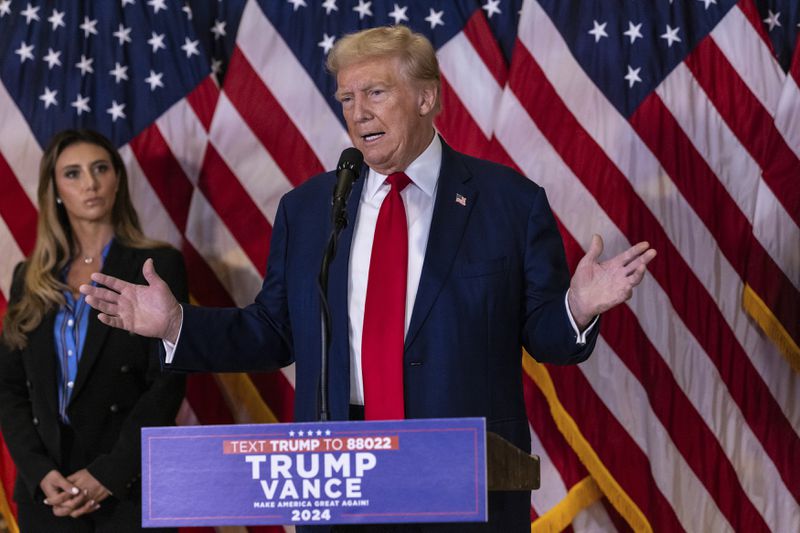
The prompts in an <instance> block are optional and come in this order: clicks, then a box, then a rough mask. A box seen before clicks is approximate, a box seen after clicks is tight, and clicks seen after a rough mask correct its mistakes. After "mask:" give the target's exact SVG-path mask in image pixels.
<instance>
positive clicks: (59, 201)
mask: <svg viewBox="0 0 800 533" xmlns="http://www.w3.org/2000/svg"><path fill="white" fill-rule="evenodd" d="M56 203H57V204H58V205H61V204H63V203H64V202H62V201H61V198H56Z"/></svg>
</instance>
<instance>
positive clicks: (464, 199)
mask: <svg viewBox="0 0 800 533" xmlns="http://www.w3.org/2000/svg"><path fill="white" fill-rule="evenodd" d="M456 203H457V204H458V205H463V206H464V207H467V197H466V196H464V195H463V194H458V193H456Z"/></svg>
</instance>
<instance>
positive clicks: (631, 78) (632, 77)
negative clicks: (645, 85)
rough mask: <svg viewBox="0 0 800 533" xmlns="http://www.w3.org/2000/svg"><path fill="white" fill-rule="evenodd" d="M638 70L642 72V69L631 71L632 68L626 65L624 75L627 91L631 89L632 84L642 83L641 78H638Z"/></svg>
mask: <svg viewBox="0 0 800 533" xmlns="http://www.w3.org/2000/svg"><path fill="white" fill-rule="evenodd" d="M640 70H642V67H639V68H637V69H633V68H631V66H630V65H628V73H627V74H626V75H625V79H626V80H627V81H628V88H629V89H630V88H631V87H633V84H634V83H636V82H639V83H641V82H642V78H640V77H639V71H640Z"/></svg>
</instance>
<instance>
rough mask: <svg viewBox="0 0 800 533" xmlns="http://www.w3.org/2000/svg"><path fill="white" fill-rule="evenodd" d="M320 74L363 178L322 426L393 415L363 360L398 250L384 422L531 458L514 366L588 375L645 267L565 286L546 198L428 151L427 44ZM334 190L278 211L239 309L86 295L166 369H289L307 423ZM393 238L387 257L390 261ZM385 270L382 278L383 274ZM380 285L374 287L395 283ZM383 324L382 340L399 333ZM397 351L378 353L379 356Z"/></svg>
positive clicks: (511, 521)
mask: <svg viewBox="0 0 800 533" xmlns="http://www.w3.org/2000/svg"><path fill="white" fill-rule="evenodd" d="M328 66H329V69H330V70H331V72H332V73H333V74H334V75H335V76H336V80H337V86H338V90H337V93H336V96H337V98H338V100H339V101H340V102H341V104H342V109H343V113H344V117H345V121H346V123H347V127H348V132H349V134H350V138H351V140H352V142H353V145H354V146H355V147H356V148H358V149H359V150H360V151H361V152H363V154H364V159H365V161H366V163H367V165H368V167H369V168H368V170H367V171H365V172H363V173H362V177H363V179H360V180H358V181H357V182H356V184H355V186H354V190H353V192H352V200H353V201H351V202H350V205H349V206H348V208H347V216H348V220H350V221H351V224H349V225H348V226H347V227H346V229H345V230H344V232H343V233H342V235H341V237H340V240H339V250H338V253H337V255H336V257H335V259H334V260H333V262H332V263H331V266H330V282H329V287H330V289H329V291H328V299H329V303H330V310H331V316H332V324H331V339H330V341H331V348H330V365H329V377H328V380H329V398H330V410H331V414H332V418H333V419H335V420H342V419H348V417H351V418H352V417H353V416H360V413H359V407H360V406H362V405H365V404H366V412H367V417H368V418H380V417H381V416H382V415H381V413H382V412H387V411H373V412H375V413H377V415H376V416H370V407H371V406H372V407H373V408H374V407H375V406H376V405H377V404H380V403H382V401H383V399H384V398H385V400H386V402H387V403H388V402H390V399H389V396H391V393H390V392H388V391H389V390H390V389H391V386H390V385H386V384H384V382H381V383H382V384H381V387H386V391H387V392H386V394H385V395H384V396H381V395H380V394H377V395H376V394H374V393H375V391H376V388H377V387H376V386H374V385H372V386H371V385H370V383H368V382H369V381H370V380H372V379H373V378H372V377H370V378H369V379H367V378H366V375H367V373H368V372H367V367H368V366H369V365H373V364H374V363H372V362H370V359H369V357H367V352H368V351H369V350H370V349H371V348H370V347H369V345H370V342H373V343H374V342H375V339H376V335H377V339H378V341H381V339H382V337H381V335H383V334H384V330H386V328H383V329H380V328H379V330H378V331H379V333H377V334H376V333H375V330H374V327H373V326H372V325H371V324H370V323H369V322H370V316H369V315H370V313H376V316H377V315H380V313H384V312H386V310H385V309H384V308H387V307H391V305H389V304H388V303H386V302H388V301H389V300H390V299H391V298H390V297H389V296H386V295H385V292H382V291H385V289H386V287H383V286H382V287H377V285H378V283H377V282H375V283H373V284H372V285H371V284H370V282H371V281H372V280H374V279H378V278H379V277H380V276H381V275H383V274H384V272H383V270H390V269H393V266H394V264H393V263H385V262H379V261H385V260H384V259H381V260H378V259H376V254H377V253H379V252H377V251H376V249H377V248H381V247H382V248H383V249H384V251H383V252H380V253H390V254H393V253H396V252H397V250H401V255H400V257H402V258H403V259H404V261H400V262H405V264H403V265H401V266H402V270H401V271H400V274H399V276H400V278H401V284H400V285H399V287H400V289H399V291H400V299H401V300H402V302H400V308H399V309H400V311H399V325H397V326H396V328H395V331H397V328H399V332H400V337H399V346H397V351H398V354H399V355H398V360H397V368H398V369H399V374H400V375H399V376H398V377H397V379H399V380H400V381H399V383H400V384H401V385H400V398H399V400H398V401H399V406H398V407H396V408H393V409H399V410H394V411H392V410H390V411H388V413H397V414H398V416H405V417H407V418H428V417H463V416H477V417H486V420H487V429H488V430H490V431H494V432H496V433H498V434H500V435H501V436H503V437H505V438H506V439H508V440H510V441H511V442H513V443H514V444H516V445H517V446H519V447H520V448H522V449H525V450H528V449H529V448H530V435H529V432H528V425H527V421H526V416H525V407H524V402H523V394H522V374H521V372H522V371H521V364H520V357H521V349H522V348H523V347H524V348H525V349H527V351H528V352H529V353H530V354H532V355H533V356H534V357H535V358H536V359H537V360H539V361H544V362H550V363H556V364H570V363H578V362H581V361H583V360H584V359H586V358H587V357H588V356H589V355H590V353H591V351H592V349H593V347H594V343H595V340H596V338H597V334H598V331H599V326H598V325H597V324H596V322H597V317H598V316H599V315H600V313H602V312H603V311H605V310H607V309H609V308H611V307H613V306H615V305H617V304H619V303H621V302H623V301H625V300H627V299H628V298H630V296H631V292H632V290H633V288H634V287H635V286H636V285H638V284H639V282H640V281H641V280H642V277H643V275H644V272H645V267H646V264H647V263H648V262H649V261H650V260H651V259H652V258H653V257H654V256H655V251H654V250H652V249H650V247H649V245H648V244H647V243H639V244H637V245H635V246H633V247H631V248H630V249H629V250H627V251H625V252H623V253H622V254H620V255H619V256H617V257H615V258H613V259H611V260H608V261H606V262H603V263H600V262H598V258H599V256H600V254H601V252H602V240H601V239H600V237H599V236H597V235H595V236H594V237H593V240H592V243H591V246H590V248H589V252H588V253H587V255H586V256H585V257H584V258H583V259H582V260H581V262H580V263H579V265H578V267H577V269H576V272H575V274H574V276H573V277H572V279H571V280H570V277H569V273H568V270H567V266H566V261H565V258H564V251H563V245H562V242H561V238H560V235H559V233H558V229H557V227H556V223H555V220H554V218H553V215H552V213H551V211H550V207H549V205H548V202H547V198H546V196H545V193H544V190H543V189H541V188H540V187H539V186H537V185H536V184H535V183H533V182H532V181H530V180H528V179H526V178H524V177H523V176H521V175H519V174H517V173H516V172H514V171H513V170H511V169H509V168H506V167H503V166H501V165H497V164H494V163H490V162H487V161H482V160H479V159H475V158H472V157H468V156H466V155H463V154H460V153H458V152H456V151H454V150H453V149H451V148H450V147H448V146H447V144H446V143H445V142H444V140H442V139H441V138H440V137H439V136H438V135H437V134H436V132H435V130H434V126H433V120H434V117H435V116H436V113H437V112H438V110H439V106H440V104H439V95H440V90H439V89H440V82H439V70H438V64H437V62H436V57H435V54H434V50H433V48H432V46H431V44H430V43H429V42H428V41H427V40H426V39H425V38H424V37H423V36H421V35H419V34H415V33H412V32H411V31H409V30H408V29H407V28H405V27H402V26H394V27H383V28H374V29H371V30H365V31H362V32H359V33H356V34H353V35H350V36H347V37H345V38H343V39H341V40H340V41H339V42H338V43H337V45H336V46H335V47H334V49H333V50H332V51H331V53H330V55H329V59H328ZM397 175H400V176H405V177H403V178H402V179H403V180H405V182H404V183H403V184H402V185H397V183H398V182H396V181H393V180H394V178H393V176H397ZM335 182H336V176H335V175H334V173H333V172H329V173H326V174H322V175H320V176H316V177H314V178H312V179H310V180H309V181H308V182H306V183H304V184H303V185H301V186H299V187H297V188H296V189H294V190H293V191H291V192H290V193H288V194H287V195H286V196H284V198H283V199H282V201H281V204H280V206H279V207H278V212H277V215H276V217H275V223H274V229H273V236H272V242H271V246H270V257H269V263H268V267H267V275H266V278H265V280H264V284H263V287H262V289H261V291H260V293H259V294H258V295H257V296H256V299H255V302H254V303H253V304H251V305H250V306H248V307H246V308H244V309H204V308H198V307H192V306H186V305H184V306H181V305H179V304H178V303H177V302H176V301H175V300H174V299H173V298H172V296H171V294H170V293H169V291H168V290H167V289H166V286H165V285H164V283H163V282H162V281H161V279H160V278H159V277H158V276H157V275H156V273H155V271H154V270H153V268H152V265H151V264H146V265H145V268H144V275H145V277H146V279H147V281H148V283H149V286H134V285H131V284H129V283H125V282H122V281H119V280H116V279H113V278H109V277H108V276H102V275H98V276H95V277H94V279H95V281H97V282H98V283H101V284H103V285H105V286H107V287H109V288H110V289H112V290H107V289H102V288H92V287H87V286H84V287H82V288H81V290H82V292H84V293H86V294H88V295H89V296H88V297H87V302H89V303H90V304H91V305H92V306H94V307H97V308H98V309H99V310H100V311H101V312H102V314H101V315H100V319H101V320H102V321H103V322H104V323H106V324H109V325H112V326H116V327H121V328H124V329H128V330H130V331H134V332H136V333H139V334H142V335H146V336H151V337H157V338H162V339H164V340H165V345H166V346H167V349H166V352H167V354H166V361H165V363H166V365H167V366H168V367H170V368H173V369H176V370H185V371H214V372H225V371H258V370H272V369H277V368H279V367H282V366H285V365H288V364H290V363H292V362H295V363H296V364H297V365H296V401H295V416H296V420H297V421H310V420H316V419H317V417H318V384H319V380H320V366H321V365H320V345H321V334H320V303H319V296H318V290H317V275H318V271H319V265H320V262H321V258H322V254H323V249H324V247H325V243H326V239H327V236H328V234H329V233H330V229H331V222H330V202H331V191H332V190H333V187H334V183H335ZM393 187H397V189H396V190H395V192H393V191H392V188H393ZM401 189H402V191H401V192H399V196H395V197H394V198H395V200H393V201H397V198H401V199H402V202H400V204H399V206H400V207H401V209H400V210H401V211H404V213H403V216H404V217H405V224H401V225H404V226H405V227H404V228H400V229H401V233H400V235H401V237H400V238H398V237H396V235H397V234H387V235H395V236H393V237H382V238H381V237H379V238H376V237H375V235H376V234H377V233H380V232H382V231H384V229H381V228H382V227H383V225H384V224H385V223H384V222H382V219H383V216H384V215H383V213H382V211H383V210H384V209H385V208H384V207H383V206H384V203H385V202H388V201H390V199H391V197H392V194H395V195H397V194H398V193H397V191H400V190H401ZM392 216H393V215H392ZM401 220H402V219H401ZM376 228H377V229H376ZM381 235H383V233H381ZM389 238H391V242H390V246H388V247H387V246H382V244H381V243H383V244H386V239H389ZM381 239H383V240H381ZM404 241H407V243H406V242H404ZM406 258H407V259H406ZM393 261H394V263H397V262H398V261H397V260H393ZM378 264H380V265H388V267H391V268H384V267H383V266H382V267H381V270H380V271H378V269H377V268H376V267H374V265H378ZM371 266H373V268H370V267H371ZM380 279H381V280H382V281H381V285H387V284H393V283H394V282H391V283H389V282H386V281H385V279H386V278H385V277H383V278H380ZM395 293H397V291H395ZM375 295H379V296H375ZM370 301H372V303H370ZM376 302H378V303H376ZM395 314H397V313H395ZM380 316H381V318H380V319H379V320H377V322H380V323H381V324H383V323H384V322H387V321H391V318H385V317H384V316H383V315H380ZM373 322H375V320H373ZM380 327H383V326H382V325H380ZM386 335H388V336H389V337H391V335H390V334H389V333H386ZM389 337H387V339H389ZM390 344H392V343H391V342H390V340H386V342H384V343H383V346H386V347H387V350H386V351H387V353H388V352H389V351H390V350H389V349H388V347H389V345H390ZM395 344H398V343H395ZM371 368H374V367H371ZM369 372H372V373H373V374H374V370H369ZM381 372H382V371H381ZM381 372H378V374H380V373H381ZM376 379H377V378H376ZM392 379H395V378H392ZM370 391H372V393H371V392H370ZM379 392H380V391H379ZM371 394H372V396H371ZM370 397H372V398H378V399H377V400H369V398H370ZM387 416H390V417H391V416H393V415H392V414H389V415H387ZM529 508H530V495H529V494H528V493H516V494H510V493H506V494H502V493H501V494H492V495H491V497H490V523H489V524H488V525H486V524H482V525H478V526H476V528H478V529H479V530H493V531H526V530H529V528H530V521H529ZM437 527H442V526H437ZM445 527H446V526H445ZM456 530H458V531H466V530H467V528H466V526H465V525H460V526H458V527H457V528H456Z"/></svg>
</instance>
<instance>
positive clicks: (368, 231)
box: [347, 135, 442, 405]
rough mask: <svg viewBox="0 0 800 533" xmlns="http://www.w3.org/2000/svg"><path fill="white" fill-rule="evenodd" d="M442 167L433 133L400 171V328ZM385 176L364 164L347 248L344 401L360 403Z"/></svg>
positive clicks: (414, 286) (421, 257)
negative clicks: (404, 228)
mask: <svg viewBox="0 0 800 533" xmlns="http://www.w3.org/2000/svg"><path fill="white" fill-rule="evenodd" d="M441 167H442V141H441V140H439V136H438V135H434V136H433V140H432V141H431V143H430V144H429V145H428V147H427V148H426V149H425V151H424V152H422V154H420V156H419V157H418V158H416V159H415V160H414V162H413V163H411V165H409V166H408V168H407V169H406V170H405V174H406V176H408V177H409V178H410V179H411V183H409V184H408V186H407V187H406V188H405V189H403V191H402V192H401V193H400V197H401V198H402V199H403V205H405V208H406V219H407V220H408V276H407V278H406V323H405V332H406V333H408V325H409V324H410V323H411V310H412V309H414V300H415V299H416V297H417V288H418V287H419V278H420V275H421V274H422V262H423V260H424V259H425V249H426V247H427V246H428V235H429V234H430V229H431V220H432V219H433V201H434V199H435V198H436V185H437V183H438V182H439V170H440V169H441ZM386 178H387V176H385V175H383V174H379V173H378V172H375V171H374V170H372V169H370V170H369V174H368V175H367V181H366V183H364V188H363V189H362V190H361V198H360V199H359V202H360V203H359V208H358V215H357V216H356V221H355V225H354V226H353V243H352V247H351V249H350V271H349V274H348V282H347V314H348V317H349V323H350V403H352V404H358V405H364V380H363V378H362V375H361V333H362V331H363V329H364V305H365V302H366V299H367V278H368V277H369V262H370V257H371V256H372V240H373V237H374V236H375V224H376V223H377V222H378V212H379V211H380V208H381V203H382V202H383V199H384V198H386V195H387V194H389V189H390V186H389V184H388V183H387V182H386Z"/></svg>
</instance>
